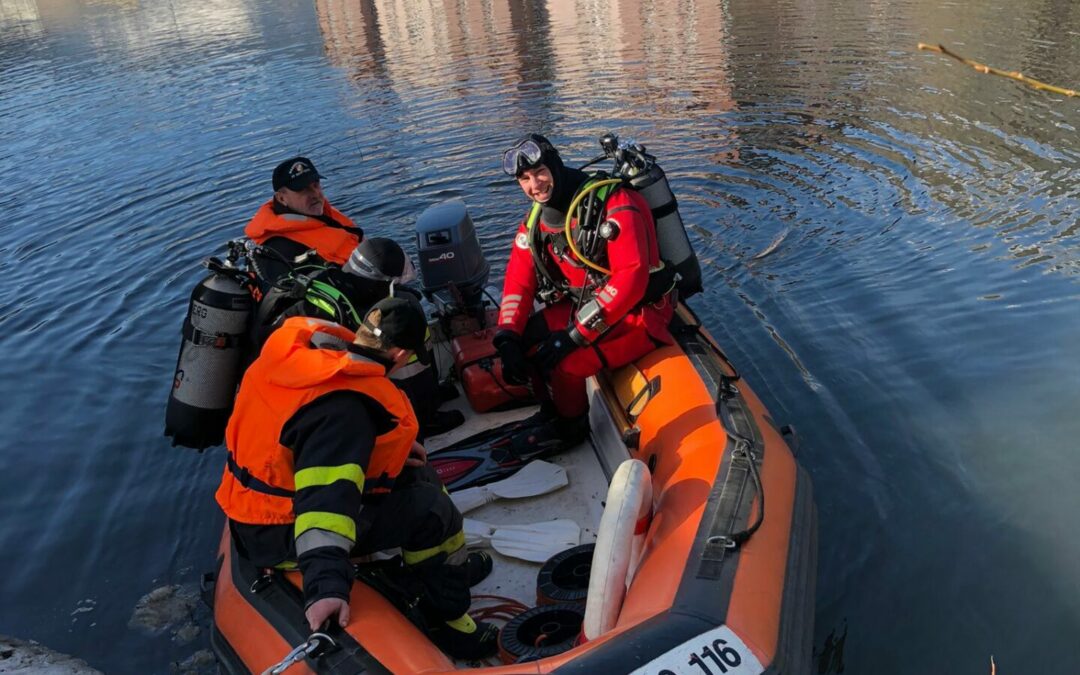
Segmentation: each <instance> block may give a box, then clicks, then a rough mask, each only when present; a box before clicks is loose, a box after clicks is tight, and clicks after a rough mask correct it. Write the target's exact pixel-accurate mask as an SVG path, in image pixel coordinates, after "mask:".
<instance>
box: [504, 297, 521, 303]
mask: <svg viewBox="0 0 1080 675" xmlns="http://www.w3.org/2000/svg"><path fill="white" fill-rule="evenodd" d="M507 300H517V301H520V300H521V296H520V295H504V296H503V302H506V301H507Z"/></svg>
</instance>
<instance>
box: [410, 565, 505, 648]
mask: <svg viewBox="0 0 1080 675" xmlns="http://www.w3.org/2000/svg"><path fill="white" fill-rule="evenodd" d="M462 552H463V551H462ZM451 557H457V556H456V555H455V556H451ZM463 557H464V562H461V563H458V564H456V565H448V564H445V562H435V561H434V560H432V561H429V562H425V563H421V564H419V565H417V566H415V567H414V568H413V569H414V571H415V573H416V575H417V579H419V580H420V581H421V583H422V584H423V585H424V589H425V592H424V594H423V596H422V597H421V601H420V604H421V608H422V609H423V611H424V613H425V614H426V615H427V617H428V621H427V623H428V625H429V626H430V627H431V628H430V630H429V631H428V636H429V637H430V638H431V641H432V642H434V643H435V644H436V645H437V646H438V647H439V649H441V650H443V651H444V652H446V653H447V654H448V655H449V656H452V657H453V658H455V659H462V660H475V659H484V658H487V657H489V656H492V655H494V654H495V652H496V651H498V648H499V629H498V628H497V627H496V626H494V625H492V624H490V623H486V622H483V621H481V622H479V623H477V622H476V621H474V620H473V619H472V617H470V616H469V615H468V613H467V611H468V609H469V605H470V604H472V597H471V595H470V593H469V586H471V585H472V584H474V583H479V582H480V581H481V580H483V579H484V578H485V577H487V575H488V574H490V573H491V568H492V560H491V556H490V555H488V554H487V553H484V552H482V551H473V552H471V553H469V554H467V555H465V556H463ZM442 559H443V561H445V560H446V558H445V554H444V557H443V558H442ZM447 617H454V618H449V619H448V618H447Z"/></svg>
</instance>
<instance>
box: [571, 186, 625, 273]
mask: <svg viewBox="0 0 1080 675" xmlns="http://www.w3.org/2000/svg"><path fill="white" fill-rule="evenodd" d="M622 182H623V181H622V179H621V178H608V179H607V180H599V181H596V182H595V183H593V184H592V185H589V186H588V187H586V188H585V189H584V190H582V191H581V192H579V193H578V195H577V197H574V201H572V202H570V208H568V209H566V223H565V225H564V226H563V232H564V234H565V235H566V244H567V246H569V247H570V251H571V252H573V254H574V255H575V256H577V259H578V260H580V261H581V262H583V263H585V266H586V267H589V268H591V269H593V270H596V271H597V272H600V273H601V274H606V275H610V274H611V270H609V269H608V268H606V267H602V266H600V265H597V264H596V263H594V262H593V261H591V260H589V259H588V258H586V257H585V255H584V254H583V253H582V252H581V250H580V249H578V247H577V244H575V243H574V237H573V234H572V233H571V231H570V221H571V219H572V218H573V216H574V211H575V210H576V209H577V207H578V204H580V203H581V200H583V199H584V198H585V197H586V196H587V195H589V194H590V193H592V192H593V191H594V190H598V189H600V188H603V187H607V186H609V185H621V184H622Z"/></svg>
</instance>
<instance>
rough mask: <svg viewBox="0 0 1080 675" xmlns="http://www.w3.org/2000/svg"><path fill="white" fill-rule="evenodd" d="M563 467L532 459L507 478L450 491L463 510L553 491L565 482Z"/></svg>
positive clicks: (566, 482) (567, 481)
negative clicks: (497, 500)
mask: <svg viewBox="0 0 1080 675" xmlns="http://www.w3.org/2000/svg"><path fill="white" fill-rule="evenodd" d="M569 482H570V481H569V479H568V478H567V477H566V470H565V469H563V468H562V467H561V466H556V465H554V464H552V463H551V462H545V461H543V460H540V459H534V460H533V461H531V462H529V463H528V464H526V465H525V466H524V467H523V468H522V469H521V470H519V471H518V472H517V473H515V474H513V475H512V476H510V477H509V478H504V479H502V480H499V481H495V482H494V483H488V484H487V485H480V486H477V487H471V488H465V489H464V490H458V491H457V492H453V493H451V494H450V499H452V500H453V502H454V505H455V506H457V508H458V511H461V512H462V513H465V512H467V511H471V510H473V509H476V508H479V507H481V506H483V505H484V504H487V503H489V502H493V501H495V500H496V499H520V498H522V497H536V496H539V495H543V494H547V493H549V492H554V491H555V490H558V489H559V488H561V487H563V486H565V485H567V484H568V483H569Z"/></svg>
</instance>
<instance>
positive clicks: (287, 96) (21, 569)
mask: <svg viewBox="0 0 1080 675" xmlns="http://www.w3.org/2000/svg"><path fill="white" fill-rule="evenodd" d="M920 41H923V42H944V43H946V44H948V45H950V46H952V47H953V48H954V49H956V50H958V51H961V52H962V53H964V54H966V55H968V56H971V57H972V58H976V59H978V60H981V61H986V62H989V63H990V64H992V65H997V66H1001V67H1004V68H1007V69H1015V70H1020V71H1022V72H1024V73H1026V74H1028V75H1031V76H1033V77H1037V78H1040V79H1045V80H1049V81H1052V82H1055V83H1059V84H1061V85H1064V86H1071V87H1074V88H1076V87H1080V3H1075V2H1071V1H1069V0H1017V1H1016V2H994V1H991V2H983V3H958V2H945V1H942V0H910V1H900V2H883V1H877V2H875V1H873V0H870V1H866V0H835V1H833V2H813V1H805V0H786V1H784V0H780V1H777V0H771V1H753V2H752V1H750V0H730V2H726V1H724V0H701V1H698V2H691V1H688V0H686V1H680V2H655V1H654V2H636V1H629V0H623V1H620V0H580V1H579V2H569V1H566V0H550V1H549V2H541V1H537V2H530V1H528V0H526V1H525V2H523V3H519V2H508V1H506V0H483V1H479V2H466V1H465V0H414V1H406V0H397V1H387V2H383V1H382V0H375V1H372V0H349V1H344V0H316V1H315V2H314V4H312V2H310V0H274V1H269V2H255V1H254V0H210V1H206V0H199V1H196V0H175V1H172V2H170V1H167V0H144V1H142V2H134V1H125V0H85V1H82V2H76V1H74V0H39V1H37V2H35V1H34V0H0V176H2V177H3V181H2V185H3V188H2V189H0V212H2V213H3V218H2V219H0V273H2V275H3V279H4V283H2V284H0V341H2V343H0V344H2V349H3V355H4V359H3V362H2V363H3V365H0V373H2V379H0V388H2V389H0V397H2V400H3V407H2V408H0V443H2V454H0V508H2V510H3V513H4V518H3V520H2V521H0V563H2V565H3V567H2V569H3V572H4V574H5V575H6V578H5V581H4V583H3V584H2V590H0V608H2V609H0V633H6V634H14V635H18V636H21V637H25V638H33V639H37V640H40V641H42V642H44V643H46V644H48V645H50V646H53V647H55V648H57V649H60V650H62V651H68V652H73V653H76V654H78V655H80V656H82V657H84V658H86V659H87V660H88V661H89V662H90V663H91V664H93V665H95V666H97V667H99V668H101V669H103V670H106V671H107V672H110V673H114V672H115V673H148V672H169V670H170V668H171V667H172V665H171V664H173V663H175V662H179V661H182V660H183V659H186V658H188V657H189V656H190V655H191V654H192V653H194V652H195V651H196V650H198V649H202V648H205V646H206V624H205V617H204V616H199V615H196V616H194V619H195V621H196V623H198V622H199V621H203V622H204V623H202V628H203V630H202V634H201V635H199V636H198V637H196V638H195V639H194V640H192V641H189V642H184V639H182V636H175V635H174V634H173V633H174V631H173V630H171V629H166V630H164V631H162V632H161V633H160V634H158V635H147V634H146V632H145V631H141V630H137V629H135V628H131V627H129V626H128V621H129V618H130V617H131V615H132V611H133V608H134V606H135V604H136V602H137V601H138V600H139V598H140V597H142V596H143V595H145V594H146V593H148V592H150V591H151V590H152V589H154V588H157V587H159V586H162V585H168V584H180V585H182V586H184V587H190V586H191V585H192V584H194V583H195V582H196V581H197V579H198V576H199V574H200V573H201V572H202V571H203V570H205V569H207V568H209V566H210V564H211V561H212V551H213V550H214V547H215V545H216V541H217V538H218V535H219V533H220V526H221V516H220V514H219V512H218V510H217V507H216V505H215V504H214V503H213V500H212V494H213V490H214V488H215V487H216V484H217V480H218V478H219V475H220V470H221V463H222V453H221V451H220V450H217V451H211V452H207V453H205V454H203V455H198V454H196V453H194V452H191V451H187V450H182V449H172V448H170V447H169V445H168V442H167V441H166V440H165V439H164V438H163V437H162V436H161V429H162V416H163V410H164V402H165V399H166V396H167V393H168V388H169V384H170V378H171V375H172V368H173V365H174V361H175V350H176V347H177V345H178V330H179V325H180V320H181V318H182V314H183V311H184V307H185V303H186V296H187V294H188V292H189V290H190V287H191V286H192V285H193V284H194V283H195V281H196V280H197V279H198V277H199V268H198V261H199V260H200V259H201V258H203V257H204V256H206V255H208V254H212V253H215V252H217V251H218V250H219V245H220V244H221V243H222V242H223V241H224V240H226V239H228V238H231V237H233V236H236V235H238V234H239V233H240V231H241V228H242V226H243V224H244V222H245V221H246V219H247V218H248V217H249V216H250V215H251V213H252V212H253V211H254V209H255V208H256V207H257V206H258V205H259V204H260V203H261V202H262V201H263V200H265V199H266V198H267V197H268V196H269V192H270V180H269V174H270V169H271V168H272V166H273V165H274V164H275V163H277V162H278V161H279V160H281V159H283V158H284V157H286V156H288V155H290V154H292V153H294V152H302V153H304V154H308V155H309V156H311V157H313V158H314V159H315V161H316V162H317V164H318V166H319V168H320V170H322V171H323V173H325V174H326V175H327V179H326V181H325V187H326V189H327V191H328V192H329V194H330V196H331V198H332V200H333V201H334V202H335V204H336V205H337V206H338V207H340V208H341V209H343V210H344V211H345V212H346V213H349V214H351V215H352V216H354V217H355V218H356V219H357V220H358V221H359V222H360V223H362V224H363V226H364V227H365V228H366V229H367V230H368V232H369V233H372V234H379V235H390V236H394V237H396V238H398V239H399V240H400V241H402V242H407V241H408V240H409V234H410V233H411V231H412V228H413V224H414V221H415V217H416V215H417V214H418V213H419V212H420V211H421V210H422V209H423V208H425V207H426V206H428V205H430V204H431V203H433V202H435V201H437V200H441V199H445V198H448V197H453V196H461V197H464V198H465V199H466V201H467V202H468V203H469V204H470V207H471V210H472V215H473V218H474V220H475V221H476V223H477V225H478V227H479V229H480V233H481V239H482V242H483V244H484V246H485V249H486V251H487V252H488V254H489V256H490V258H491V260H492V262H493V264H494V267H495V268H496V270H497V271H498V272H501V270H502V269H503V267H504V265H505V260H506V257H507V251H508V247H509V236H510V234H509V233H510V232H511V229H512V227H513V223H514V222H515V221H516V220H517V219H518V218H519V217H520V216H521V214H522V212H523V209H524V206H525V205H524V199H523V197H522V196H521V194H520V193H519V192H518V191H517V188H516V187H515V186H514V185H513V184H512V182H510V181H507V180H506V179H505V178H504V177H503V176H502V175H501V174H500V173H499V172H498V153H499V151H500V150H501V149H502V148H503V147H504V146H505V145H506V144H507V143H508V142H509V141H510V140H511V139H513V138H514V137H515V136H517V135H519V134H520V133H521V132H522V131H524V130H529V129H539V130H542V131H543V132H545V133H547V134H548V135H549V136H550V137H552V138H553V139H554V140H555V142H556V143H557V144H558V145H560V147H565V148H566V149H567V150H566V153H565V154H566V155H567V156H569V157H571V158H578V159H584V158H586V157H587V156H591V155H592V154H594V152H595V150H596V147H597V146H596V145H595V143H596V138H597V137H598V136H599V135H600V134H602V133H604V132H605V131H608V130H615V131H618V132H620V133H621V134H622V135H624V136H629V137H634V138H636V139H638V140H639V141H641V142H643V143H645V144H646V145H647V146H648V147H649V149H650V150H652V151H653V152H654V153H656V154H657V155H658V156H659V157H660V158H661V159H662V160H663V163H664V166H665V168H666V169H667V170H668V173H669V174H670V175H671V177H672V181H673V185H674V188H675V190H676V192H677V194H678V197H679V200H680V203H681V205H682V209H683V216H684V218H685V219H686V220H687V222H688V223H690V224H691V225H692V228H693V232H692V236H693V240H694V243H695V245H696V247H697V250H698V251H699V253H700V255H701V257H702V260H703V265H704V267H705V270H706V278H707V288H708V291H707V292H706V293H705V294H704V295H703V296H701V297H699V298H698V299H696V301H695V303H694V304H695V306H696V307H697V308H698V310H699V312H700V313H701V314H702V315H703V316H704V317H705V320H706V323H707V324H708V326H709V328H710V329H711V330H712V331H713V333H714V334H715V335H716V336H717V337H718V339H720V340H721V341H722V342H723V343H724V345H725V346H726V347H727V348H728V349H729V351H730V355H731V356H732V358H733V359H734V360H735V362H736V363H737V364H739V365H740V367H741V369H742V370H743V371H744V374H745V375H746V377H747V379H748V380H749V381H750V382H751V383H752V384H753V385H754V387H755V388H756V389H757V391H758V393H759V394H760V395H761V396H762V398H763V399H764V400H765V402H766V404H767V405H768V406H769V407H770V408H771V409H772V411H773V413H774V415H775V417H776V418H777V419H778V420H780V421H781V422H786V423H792V424H794V425H795V426H796V427H797V428H798V430H799V432H800V435H801V437H802V439H803V445H804V447H803V451H802V455H801V457H802V460H803V462H804V463H805V464H806V466H807V467H808V468H809V470H810V472H811V473H812V474H813V478H814V483H815V488H816V494H817V503H818V507H819V510H820V521H821V549H820V571H819V583H818V598H817V600H818V604H817V608H818V609H817V638H816V644H817V649H816V651H817V653H818V656H817V657H816V661H819V662H820V663H816V664H815V669H816V670H817V669H818V667H819V666H820V670H821V672H840V671H841V670H842V671H843V672H845V673H854V674H863V673H867V674H880V673H949V674H952V673H980V674H981V673H986V672H988V671H989V660H990V656H991V654H993V655H994V658H995V660H996V662H997V664H998V668H999V672H1001V673H1003V674H1004V673H1008V674H1012V673H1075V672H1078V670H1080V643H1078V641H1077V635H1080V565H1077V560H1078V559H1080V526H1078V525H1077V523H1076V517H1077V514H1078V513H1080V489H1078V486H1080V457H1078V453H1077V440H1076V439H1077V438H1080V414H1078V410H1080V302H1078V300H1080V285H1078V283H1077V281H1078V277H1080V239H1078V229H1080V216H1078V214H1080V170H1078V167H1080V147H1078V143H1077V138H1078V134H1077V127H1080V102H1078V100H1077V99H1072V100H1070V99H1063V98H1061V97H1058V96H1053V95H1048V94H1045V93H1040V92H1036V91H1033V90H1030V89H1026V88H1023V87H1021V86H1019V85H1017V84H1015V83H1012V82H1009V81H1007V80H1003V79H998V78H992V77H988V76H984V75H979V74H978V73H976V72H974V71H973V70H970V69H968V68H966V67H964V66H961V65H960V64H958V63H956V62H953V61H950V60H947V59H945V58H943V57H940V56H937V55H932V54H927V53H920V52H917V51H915V45H916V43H917V42H920ZM839 640H842V641H843V649H842V652H837V651H834V650H830V649H828V648H827V645H830V644H835V643H836V642H837V641H839ZM841 654H842V658H841Z"/></svg>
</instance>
